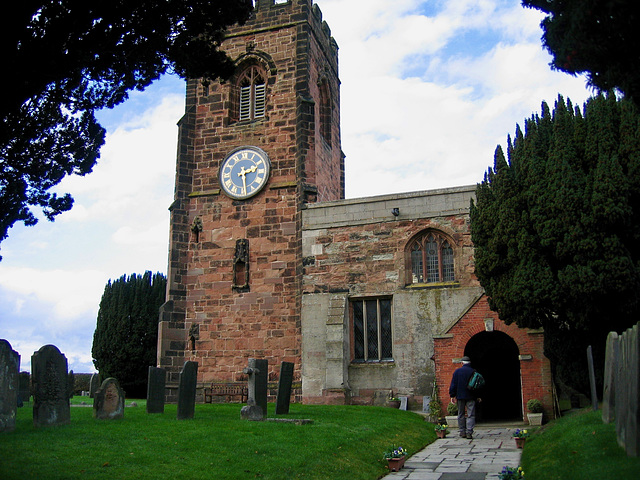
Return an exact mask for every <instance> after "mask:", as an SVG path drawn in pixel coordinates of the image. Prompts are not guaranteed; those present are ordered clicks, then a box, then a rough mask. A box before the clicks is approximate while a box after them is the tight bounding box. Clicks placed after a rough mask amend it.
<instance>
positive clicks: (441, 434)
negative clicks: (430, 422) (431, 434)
mask: <svg viewBox="0 0 640 480" xmlns="http://www.w3.org/2000/svg"><path fill="white" fill-rule="evenodd" d="M436 435H437V436H438V438H444V437H446V436H447V431H446V430H436Z"/></svg>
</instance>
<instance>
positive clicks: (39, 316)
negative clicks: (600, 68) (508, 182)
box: [0, 0, 591, 372]
mask: <svg viewBox="0 0 640 480" xmlns="http://www.w3.org/2000/svg"><path fill="white" fill-rule="evenodd" d="M316 3H317V4H318V5H319V6H320V8H321V10H322V12H323V14H324V19H325V20H326V21H327V22H328V24H329V26H330V27H331V31H332V34H333V36H334V38H335V39H336V41H337V43H338V45H339V48H340V50H339V52H340V79H341V82H342V85H341V118H342V149H343V151H344V152H345V155H346V190H347V197H349V198H354V197H364V196H371V195H380V194H388V193H398V192H408V191H419V190H429V189H433V188H443V187H452V186H458V185H469V184H475V183H477V182H479V181H481V180H482V178H483V175H484V172H485V171H486V169H487V167H489V166H490V165H492V163H493V152H494V150H495V148H496V146H497V145H498V144H503V145H504V144H505V142H506V138H507V135H508V134H513V132H514V131H515V126H516V123H520V124H522V123H523V121H524V119H525V118H527V117H529V116H530V115H531V114H533V113H535V112H539V111H540V104H541V102H542V101H543V100H546V101H547V102H548V103H549V104H553V102H554V101H555V99H556V97H557V95H558V93H561V94H563V95H564V96H565V97H569V98H571V100H572V101H573V102H574V103H577V104H581V103H582V102H583V101H584V100H585V99H586V98H588V97H589V96H590V94H591V92H590V91H589V90H588V89H587V88H586V86H585V79H584V78H582V77H571V76H568V75H565V74H562V73H558V72H552V71H551V70H550V68H549V66H548V64H549V62H550V61H551V58H550V56H549V55H548V54H547V53H546V52H545V51H544V50H543V49H542V46H541V41H540V37H541V35H542V31H541V30H540V27H539V24H540V21H541V19H542V16H541V15H540V14H539V13H538V12H537V11H533V10H527V9H524V8H522V7H521V6H520V2H518V1H514V0H510V1H507V0H502V1H500V0H438V1H417V0H394V1H393V2H390V1H388V0H316ZM183 112H184V82H183V81H182V80H180V79H178V78H175V77H164V78H162V79H161V80H160V81H158V82H156V83H154V84H153V85H152V86H151V87H149V88H148V89H147V90H145V91H144V92H132V93H131V95H130V98H129V100H128V101H127V102H125V103H124V104H122V105H120V106H118V107H117V108H115V109H113V110H109V111H104V112H100V114H99V115H98V117H99V119H100V121H101V122H102V124H103V126H105V127H106V128H107V142H106V145H105V146H104V147H103V149H102V153H101V158H100V159H99V161H98V165H97V166H96V167H95V169H94V172H93V173H91V174H90V175H88V176H86V177H71V178H68V179H66V180H65V181H64V182H63V183H62V184H61V185H60V187H59V188H58V189H57V190H58V191H60V192H70V193H71V194H72V195H73V196H74V198H75V200H76V202H75V206H74V208H73V209H72V210H71V211H70V212H67V213H65V214H63V215H61V216H59V217H58V218H57V220H56V221H55V222H53V223H50V222H48V221H46V220H42V221H41V222H40V223H38V225H36V226H35V227H29V228H27V227H24V226H22V225H16V226H15V227H14V228H12V229H11V230H10V231H9V238H8V239H7V240H5V241H4V242H2V243H1V244H0V250H1V251H0V254H1V255H2V256H3V260H2V261H1V262H0V338H5V339H7V340H8V341H9V342H10V343H11V345H12V347H13V348H14V350H17V351H18V353H20V355H21V357H22V365H21V368H22V370H29V369H30V359H31V355H32V354H33V352H35V351H36V350H38V349H39V348H40V347H41V346H42V345H46V344H49V343H52V344H55V345H56V346H58V348H60V350H61V351H62V352H63V353H64V354H65V355H66V356H67V359H68V361H69V368H70V369H72V370H74V371H75V372H91V371H93V367H92V362H91V344H92V339H93V331H94V330H95V323H96V316H97V312H98V306H99V303H100V298H101V296H102V292H103V290H104V286H105V284H106V283H107V281H108V280H109V279H116V278H119V277H120V276H122V275H123V274H131V273H143V272H144V271H145V270H151V271H153V272H156V271H160V272H163V273H166V268H167V249H168V232H169V215H168V210H167V208H168V207H169V205H170V204H171V202H172V199H173V183H174V174H175V154H176V140H177V127H176V123H177V122H178V120H179V119H180V117H181V116H182V114H183Z"/></svg>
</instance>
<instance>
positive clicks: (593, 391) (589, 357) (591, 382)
mask: <svg viewBox="0 0 640 480" xmlns="http://www.w3.org/2000/svg"><path fill="white" fill-rule="evenodd" d="M587 365H588V367H589V385H591V406H592V408H593V411H594V412H595V411H597V410H598V392H597V390H596V373H595V370H594V368H593V349H592V348H591V345H589V346H588V347H587Z"/></svg>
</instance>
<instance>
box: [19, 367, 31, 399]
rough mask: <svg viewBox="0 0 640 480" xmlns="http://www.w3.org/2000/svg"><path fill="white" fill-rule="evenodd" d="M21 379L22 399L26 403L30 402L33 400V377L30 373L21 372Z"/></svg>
mask: <svg viewBox="0 0 640 480" xmlns="http://www.w3.org/2000/svg"><path fill="white" fill-rule="evenodd" d="M19 378H20V380H19V381H20V387H19V389H20V390H19V392H20V393H19V394H20V399H21V400H22V401H23V402H25V403H26V402H29V400H31V375H29V372H20V374H19Z"/></svg>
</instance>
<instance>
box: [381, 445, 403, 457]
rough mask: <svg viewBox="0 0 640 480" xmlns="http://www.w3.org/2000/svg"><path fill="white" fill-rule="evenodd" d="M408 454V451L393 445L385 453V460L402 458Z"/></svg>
mask: <svg viewBox="0 0 640 480" xmlns="http://www.w3.org/2000/svg"><path fill="white" fill-rule="evenodd" d="M406 454H407V451H406V450H405V449H404V448H402V447H396V446H395V445H393V446H392V447H391V448H389V450H387V451H386V452H384V458H386V459H387V460H389V459H390V458H402V457H404V456H405V455H406Z"/></svg>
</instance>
